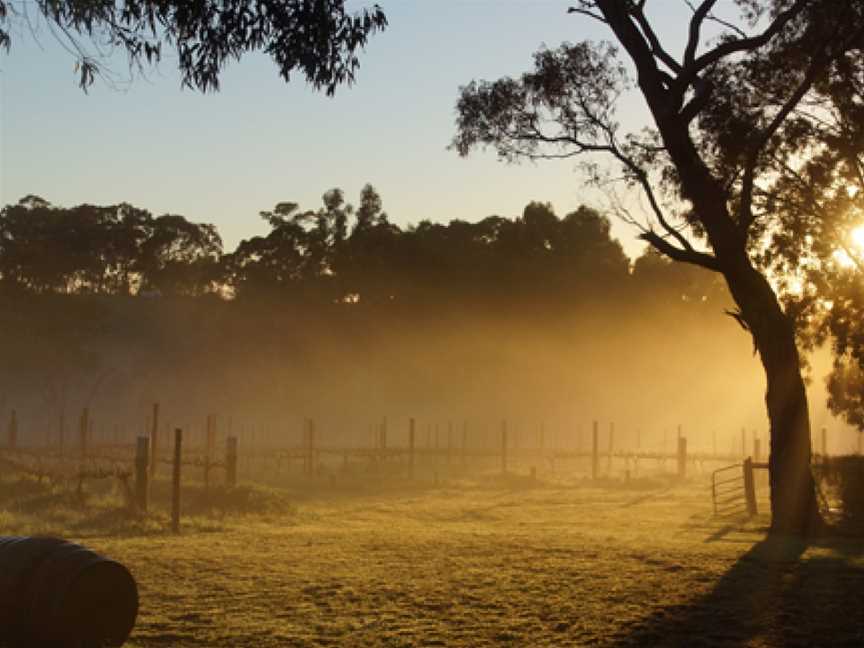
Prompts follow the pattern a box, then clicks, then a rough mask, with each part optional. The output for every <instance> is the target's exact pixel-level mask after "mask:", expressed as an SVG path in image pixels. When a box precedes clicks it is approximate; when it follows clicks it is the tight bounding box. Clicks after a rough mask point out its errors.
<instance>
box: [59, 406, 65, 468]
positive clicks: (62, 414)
mask: <svg viewBox="0 0 864 648" xmlns="http://www.w3.org/2000/svg"><path fill="white" fill-rule="evenodd" d="M58 423H59V427H60V429H59V430H58V431H57V436H58V439H57V443H58V445H59V452H60V456H61V457H62V456H63V437H64V436H66V408H65V407H64V408H63V409H61V410H60V420H59V421H58Z"/></svg>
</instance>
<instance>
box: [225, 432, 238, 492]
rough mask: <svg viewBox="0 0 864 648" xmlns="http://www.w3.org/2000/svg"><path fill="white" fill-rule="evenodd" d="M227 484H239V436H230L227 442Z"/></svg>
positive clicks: (230, 486)
mask: <svg viewBox="0 0 864 648" xmlns="http://www.w3.org/2000/svg"><path fill="white" fill-rule="evenodd" d="M225 484H226V485H227V486H228V488H234V487H235V486H236V485H237V437H234V436H229V437H228V439H227V440H226V443H225Z"/></svg>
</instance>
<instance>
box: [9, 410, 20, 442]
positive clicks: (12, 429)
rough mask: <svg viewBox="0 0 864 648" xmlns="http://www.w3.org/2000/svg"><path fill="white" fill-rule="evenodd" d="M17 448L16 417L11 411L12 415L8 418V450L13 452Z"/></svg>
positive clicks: (13, 411)
mask: <svg viewBox="0 0 864 648" xmlns="http://www.w3.org/2000/svg"><path fill="white" fill-rule="evenodd" d="M17 447H18V415H17V414H16V412H15V410H14V409H13V410H12V415H11V416H10V417H9V449H10V450H15V449H16V448H17Z"/></svg>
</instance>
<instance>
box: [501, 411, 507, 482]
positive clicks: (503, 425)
mask: <svg viewBox="0 0 864 648" xmlns="http://www.w3.org/2000/svg"><path fill="white" fill-rule="evenodd" d="M501 472H502V473H503V474H506V473H507V421H506V420H505V421H502V422H501Z"/></svg>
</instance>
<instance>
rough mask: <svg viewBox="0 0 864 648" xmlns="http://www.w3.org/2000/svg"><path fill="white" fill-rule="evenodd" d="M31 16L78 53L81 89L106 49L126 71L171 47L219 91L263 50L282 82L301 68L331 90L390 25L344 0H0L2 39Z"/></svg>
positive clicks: (195, 83)
mask: <svg viewBox="0 0 864 648" xmlns="http://www.w3.org/2000/svg"><path fill="white" fill-rule="evenodd" d="M34 14H38V15H39V16H41V17H42V19H44V20H45V21H47V22H48V23H49V25H50V26H51V28H52V33H55V34H57V37H58V38H59V39H61V40H62V41H63V43H64V45H66V46H67V49H69V50H70V51H72V52H74V56H75V58H76V69H77V70H78V72H79V75H80V77H79V83H80V85H81V87H82V88H84V89H85V90H86V88H88V87H89V86H90V85H91V84H92V83H93V81H94V79H95V77H96V76H97V75H100V74H102V73H103V68H102V61H101V60H100V59H101V58H102V55H101V54H100V52H101V51H104V50H103V49H102V48H103V47H105V46H109V47H116V48H120V49H121V50H123V51H125V52H126V54H127V57H128V61H129V68H130V70H138V71H141V70H143V69H144V68H145V67H146V66H148V65H150V64H153V63H156V62H158V61H159V60H160V59H161V57H162V49H163V46H168V47H170V48H172V49H174V50H176V52H177V64H178V67H179V69H180V72H181V74H182V83H183V85H184V86H188V87H190V88H195V89H198V90H201V91H207V90H217V89H218V88H219V74H220V72H221V71H222V69H223V68H224V67H225V65H226V63H228V61H230V60H232V59H239V58H240V57H241V56H242V55H243V54H245V53H247V52H253V51H262V52H264V53H265V54H267V55H269V56H270V58H272V59H273V61H274V62H275V63H276V65H277V66H278V68H279V73H280V75H281V76H282V77H283V78H284V79H285V80H286V81H288V80H289V77H290V75H291V74H292V73H293V72H295V71H299V72H300V73H301V74H302V75H303V76H305V77H306V79H307V80H308V81H309V83H310V84H312V86H313V87H314V88H316V89H324V90H326V92H327V94H331V95H332V94H333V93H334V92H335V90H336V87H337V86H338V85H340V84H342V83H346V82H348V83H350V82H352V81H353V80H354V75H355V73H356V71H357V68H358V66H359V61H358V58H357V54H358V51H359V50H361V49H362V48H363V47H364V46H365V45H366V42H367V40H368V38H369V36H371V35H372V34H374V33H375V32H376V31H379V30H382V29H384V28H385V27H386V25H387V19H386V17H385V16H384V12H383V11H382V10H381V8H380V7H379V6H378V5H373V6H372V7H371V8H369V9H364V10H360V11H357V12H355V13H349V12H348V11H346V9H345V2H344V0H224V1H221V2H216V1H214V0H204V1H198V2H188V1H186V0H170V1H167V2H163V1H157V0H123V1H122V2H117V1H116V0H35V1H33V2H20V3H19V2H14V0H8V1H7V0H0V46H5V47H6V48H7V49H8V48H9V47H10V45H11V36H10V34H11V33H12V32H14V31H18V32H19V33H23V32H24V31H26V30H27V29H32V21H34V20H35V19H36V16H35V15H34Z"/></svg>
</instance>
